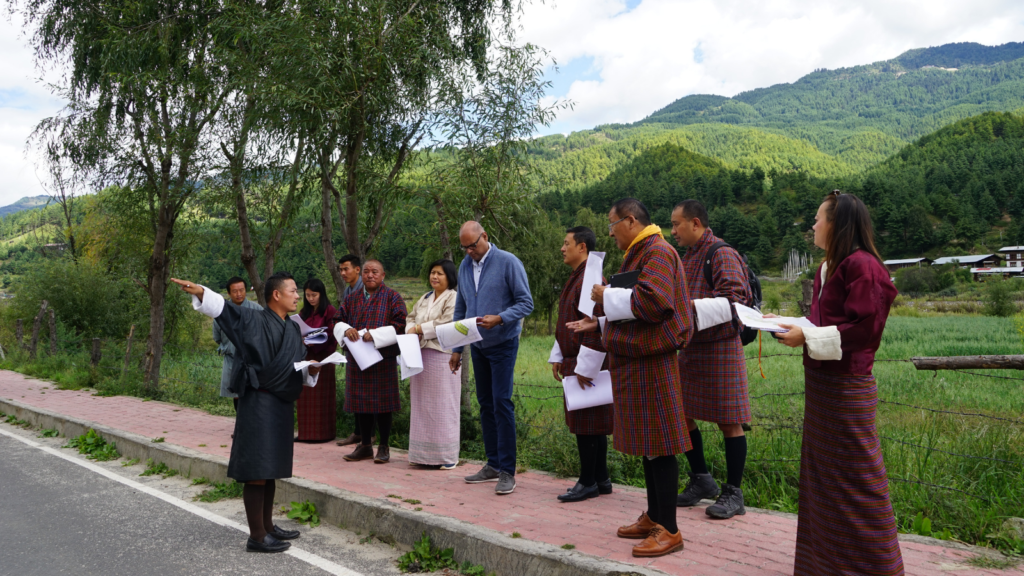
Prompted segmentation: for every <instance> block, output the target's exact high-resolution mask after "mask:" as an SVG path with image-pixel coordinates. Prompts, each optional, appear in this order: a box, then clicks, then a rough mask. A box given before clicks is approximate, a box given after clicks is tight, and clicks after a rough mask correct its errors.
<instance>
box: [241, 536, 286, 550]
mask: <svg viewBox="0 0 1024 576" xmlns="http://www.w3.org/2000/svg"><path fill="white" fill-rule="evenodd" d="M291 547H292V545H291V544H290V543H288V542H281V541H280V540H278V539H277V538H274V537H273V536H271V535H270V534H267V535H266V536H264V537H263V542H257V541H255V540H253V539H252V538H249V541H248V542H246V543H245V549H246V550H249V551H250V552H266V553H271V554H272V553H274V552H284V551H285V550H287V549H289V548H291Z"/></svg>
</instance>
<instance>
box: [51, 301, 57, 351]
mask: <svg viewBox="0 0 1024 576" xmlns="http://www.w3.org/2000/svg"><path fill="white" fill-rule="evenodd" d="M56 355H57V319H56V318H55V317H54V314H53V308H50V356H56Z"/></svg>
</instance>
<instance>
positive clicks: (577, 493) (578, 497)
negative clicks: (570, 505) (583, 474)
mask: <svg viewBox="0 0 1024 576" xmlns="http://www.w3.org/2000/svg"><path fill="white" fill-rule="evenodd" d="M599 494H600V491H599V490H598V488H597V484H594V485H593V486H584V485H583V484H580V483H579V482H577V483H576V485H575V486H573V487H572V488H569V491H568V492H566V493H565V494H562V495H561V496H559V497H558V499H559V500H560V501H562V502H582V501H584V500H589V499H590V498H597V497H598V495H599Z"/></svg>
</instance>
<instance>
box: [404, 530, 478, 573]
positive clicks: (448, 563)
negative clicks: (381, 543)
mask: <svg viewBox="0 0 1024 576" xmlns="http://www.w3.org/2000/svg"><path fill="white" fill-rule="evenodd" d="M398 569H399V570H401V571H402V572H405V573H419V572H438V571H441V570H445V571H449V570H450V571H456V570H457V571H458V573H460V574H463V575H464V576H486V574H487V571H486V570H485V569H484V568H483V566H474V565H473V564H470V563H469V562H464V563H462V564H461V565H460V564H459V563H458V562H456V561H455V549H454V548H445V549H443V550H441V549H438V548H435V547H434V546H433V545H432V544H431V543H430V536H429V535H427V533H426V532H424V533H423V537H422V538H420V539H419V540H417V541H416V542H415V543H414V544H413V545H412V550H411V551H409V552H406V553H405V554H403V555H402V556H401V557H400V558H399V559H398Z"/></svg>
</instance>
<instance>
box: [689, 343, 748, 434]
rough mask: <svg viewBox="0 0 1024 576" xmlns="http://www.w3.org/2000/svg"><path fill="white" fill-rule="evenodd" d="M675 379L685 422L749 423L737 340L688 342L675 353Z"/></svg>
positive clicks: (742, 361)
mask: <svg viewBox="0 0 1024 576" xmlns="http://www.w3.org/2000/svg"><path fill="white" fill-rule="evenodd" d="M679 377H680V379H681V380H682V383H683V409H684V410H685V412H686V416H687V417H688V418H693V419H695V420H702V421H704V422H714V423H716V424H743V423H744V422H750V396H749V395H748V394H747V361H746V359H745V358H744V356H743V343H742V342H740V339H739V337H738V336H733V337H730V338H726V339H724V340H718V341H716V342H697V341H693V342H690V343H689V344H688V345H687V346H686V348H684V349H683V350H681V351H680V352H679Z"/></svg>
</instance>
